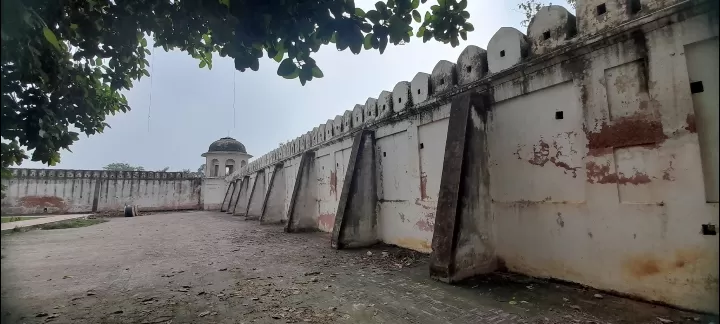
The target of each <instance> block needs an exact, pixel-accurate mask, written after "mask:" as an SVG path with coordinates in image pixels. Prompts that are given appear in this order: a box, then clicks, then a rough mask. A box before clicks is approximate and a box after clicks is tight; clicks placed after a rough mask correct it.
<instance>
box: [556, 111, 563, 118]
mask: <svg viewBox="0 0 720 324" xmlns="http://www.w3.org/2000/svg"><path fill="white" fill-rule="evenodd" d="M555 119H563V112H562V111H556V112H555Z"/></svg>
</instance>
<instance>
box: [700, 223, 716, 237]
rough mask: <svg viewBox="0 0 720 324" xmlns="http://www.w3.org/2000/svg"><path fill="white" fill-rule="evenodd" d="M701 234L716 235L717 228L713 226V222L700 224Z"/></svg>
mask: <svg viewBox="0 0 720 324" xmlns="http://www.w3.org/2000/svg"><path fill="white" fill-rule="evenodd" d="M702 234H703V235H717V229H716V228H715V224H702Z"/></svg>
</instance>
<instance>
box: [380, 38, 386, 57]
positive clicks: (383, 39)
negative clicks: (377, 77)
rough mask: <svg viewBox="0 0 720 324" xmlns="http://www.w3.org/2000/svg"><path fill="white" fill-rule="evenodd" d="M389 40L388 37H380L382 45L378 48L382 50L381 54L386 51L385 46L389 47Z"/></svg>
mask: <svg viewBox="0 0 720 324" xmlns="http://www.w3.org/2000/svg"><path fill="white" fill-rule="evenodd" d="M387 44H388V40H387V37H383V38H380V45H379V46H378V49H379V50H380V54H382V53H383V52H385V48H386V47H387Z"/></svg>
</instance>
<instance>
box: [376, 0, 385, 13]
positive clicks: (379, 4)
mask: <svg viewBox="0 0 720 324" xmlns="http://www.w3.org/2000/svg"><path fill="white" fill-rule="evenodd" d="M375 9H377V11H378V12H381V13H382V12H384V11H387V5H386V4H385V2H382V1H378V2H376V3H375Z"/></svg>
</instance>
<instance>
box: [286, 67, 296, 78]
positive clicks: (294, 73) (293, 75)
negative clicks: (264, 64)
mask: <svg viewBox="0 0 720 324" xmlns="http://www.w3.org/2000/svg"><path fill="white" fill-rule="evenodd" d="M298 76H300V69H298V68H297V67H296V68H295V71H293V73H290V74H289V75H284V76H282V77H283V78H285V79H295V78H297V77H298Z"/></svg>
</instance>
